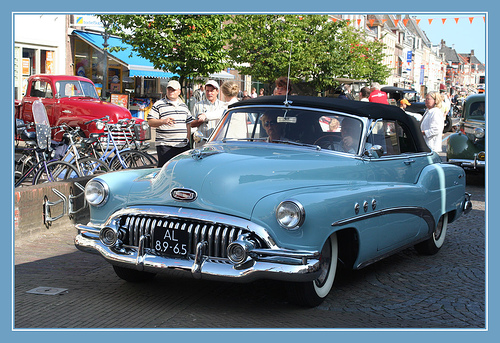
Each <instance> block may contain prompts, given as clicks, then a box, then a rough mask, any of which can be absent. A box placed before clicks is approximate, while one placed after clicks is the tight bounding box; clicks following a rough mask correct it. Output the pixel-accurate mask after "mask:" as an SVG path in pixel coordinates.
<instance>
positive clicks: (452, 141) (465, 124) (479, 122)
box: [446, 94, 486, 171]
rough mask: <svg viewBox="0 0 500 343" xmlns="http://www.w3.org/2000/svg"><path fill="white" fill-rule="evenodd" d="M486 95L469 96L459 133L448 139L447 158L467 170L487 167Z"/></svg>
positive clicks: (463, 106)
mask: <svg viewBox="0 0 500 343" xmlns="http://www.w3.org/2000/svg"><path fill="white" fill-rule="evenodd" d="M485 100H486V95H485V94H473V95H469V96H468V97H467V98H466V99H465V101H464V102H463V105H462V113H461V116H460V121H459V123H458V127H457V132H456V133H454V134H452V135H450V136H449V137H448V143H447V147H446V158H447V160H448V162H449V163H453V164H456V165H459V166H461V167H463V168H465V169H473V170H482V171H484V168H485V165H486V149H485V134H486V104H485Z"/></svg>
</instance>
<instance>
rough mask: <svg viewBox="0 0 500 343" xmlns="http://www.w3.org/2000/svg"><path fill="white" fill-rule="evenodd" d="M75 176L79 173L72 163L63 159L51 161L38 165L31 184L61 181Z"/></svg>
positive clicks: (78, 175)
mask: <svg viewBox="0 0 500 343" xmlns="http://www.w3.org/2000/svg"><path fill="white" fill-rule="evenodd" d="M75 177H81V175H80V173H79V172H78V169H76V167H75V166H74V165H72V164H69V163H67V162H63V161H53V162H49V163H47V164H42V165H41V166H40V169H39V170H38V172H37V173H36V175H35V178H34V179H33V184H34V185H38V184H41V183H46V182H55V181H63V180H67V179H72V178H75Z"/></svg>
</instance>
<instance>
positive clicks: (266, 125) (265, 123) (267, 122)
mask: <svg viewBox="0 0 500 343" xmlns="http://www.w3.org/2000/svg"><path fill="white" fill-rule="evenodd" d="M276 124H278V122H277V121H276V120H266V121H265V122H264V127H268V126H270V125H276Z"/></svg>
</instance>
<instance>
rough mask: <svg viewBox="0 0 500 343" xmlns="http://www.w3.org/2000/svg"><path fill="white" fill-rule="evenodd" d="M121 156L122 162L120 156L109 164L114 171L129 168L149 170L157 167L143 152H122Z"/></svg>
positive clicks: (115, 157)
mask: <svg viewBox="0 0 500 343" xmlns="http://www.w3.org/2000/svg"><path fill="white" fill-rule="evenodd" d="M119 154H120V158H121V161H120V158H118V155H116V156H114V157H113V159H112V160H111V162H110V164H109V165H110V167H111V169H112V170H120V169H127V168H148V167H152V166H155V164H154V161H153V160H152V159H151V158H150V157H149V156H148V155H146V154H145V153H143V152H141V151H138V150H128V151H122V152H120V153H119ZM122 162H123V163H122Z"/></svg>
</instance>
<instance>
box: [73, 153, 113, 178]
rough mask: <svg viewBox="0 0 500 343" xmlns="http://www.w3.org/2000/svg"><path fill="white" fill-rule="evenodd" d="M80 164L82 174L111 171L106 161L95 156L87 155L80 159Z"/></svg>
mask: <svg viewBox="0 0 500 343" xmlns="http://www.w3.org/2000/svg"><path fill="white" fill-rule="evenodd" d="M78 165H79V167H80V170H81V172H82V176H88V175H95V174H103V173H107V172H110V171H111V169H110V168H109V167H108V165H107V164H106V163H105V162H104V161H101V160H98V159H97V158H93V157H85V158H83V159H81V160H79V161H78Z"/></svg>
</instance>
